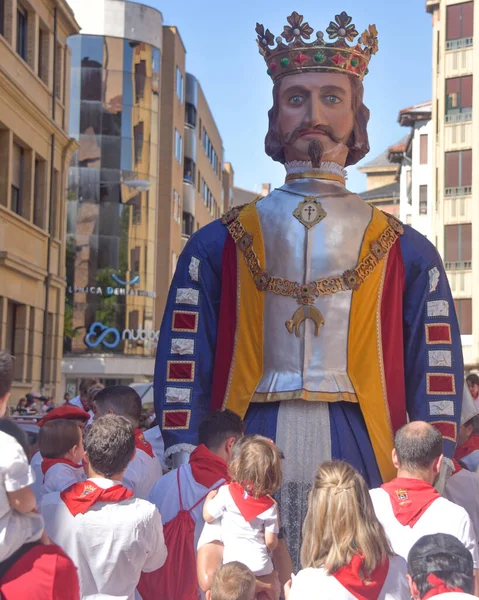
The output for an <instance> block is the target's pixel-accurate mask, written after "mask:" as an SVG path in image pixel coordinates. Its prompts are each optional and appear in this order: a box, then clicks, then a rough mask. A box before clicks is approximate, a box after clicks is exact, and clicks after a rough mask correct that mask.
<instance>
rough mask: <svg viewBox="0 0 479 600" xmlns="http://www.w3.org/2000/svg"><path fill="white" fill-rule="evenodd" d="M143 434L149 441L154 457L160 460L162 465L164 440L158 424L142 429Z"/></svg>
mask: <svg viewBox="0 0 479 600" xmlns="http://www.w3.org/2000/svg"><path fill="white" fill-rule="evenodd" d="M143 435H144V436H145V440H146V441H147V442H150V444H151V447H152V448H153V452H154V453H155V456H156V458H157V459H158V460H159V461H160V463H161V465H162V466H164V460H165V442H164V440H163V436H162V435H161V429H160V428H159V427H158V425H155V427H152V428H151V429H147V430H146V431H144V432H143Z"/></svg>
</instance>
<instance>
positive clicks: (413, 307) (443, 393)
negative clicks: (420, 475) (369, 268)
mask: <svg viewBox="0 0 479 600" xmlns="http://www.w3.org/2000/svg"><path fill="white" fill-rule="evenodd" d="M404 229H405V232H404V235H403V236H402V237H401V250H402V255H403V260H404V267H405V278H406V281H405V291H404V305H403V311H404V314H403V320H404V354H405V356H404V366H405V379H406V406H407V412H408V416H409V419H410V420H411V421H418V420H421V421H427V422H429V423H431V424H433V425H435V426H436V427H437V428H438V429H439V431H441V433H442V434H443V438H444V453H445V455H446V456H447V457H449V458H452V456H453V455H454V450H455V446H456V440H457V433H458V429H459V426H460V419H461V406H462V392H463V386H464V366H463V359H462V345H461V335H460V331H459V326H458V322H457V317H456V311H455V307H454V301H453V298H452V295H451V290H450V288H449V283H448V280H447V277H446V272H445V270H444V266H443V264H442V260H441V258H440V256H439V254H438V252H437V250H436V249H435V247H434V246H433V245H432V244H431V242H429V241H428V240H427V239H426V238H425V237H424V236H422V235H421V234H419V233H418V232H417V231H415V230H413V229H412V228H411V227H407V226H406V227H405V228H404Z"/></svg>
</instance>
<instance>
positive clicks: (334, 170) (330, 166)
mask: <svg viewBox="0 0 479 600" xmlns="http://www.w3.org/2000/svg"><path fill="white" fill-rule="evenodd" d="M284 167H285V169H286V175H297V174H298V175H299V174H302V173H315V174H316V175H322V174H328V175H339V176H340V177H342V178H343V179H347V178H348V173H347V171H346V169H344V168H343V167H342V166H341V165H338V163H335V162H324V163H321V166H320V167H319V168H318V167H316V168H313V165H312V164H311V162H310V161H309V160H293V161H292V162H289V163H286V164H285V165H284Z"/></svg>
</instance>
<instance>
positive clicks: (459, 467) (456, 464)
mask: <svg viewBox="0 0 479 600" xmlns="http://www.w3.org/2000/svg"><path fill="white" fill-rule="evenodd" d="M452 464H453V465H454V471H453V472H452V473H451V477H452V476H453V475H455V474H456V473H459V471H462V470H463V469H464V467H463V466H462V465H461V464H460V463H459V461H458V460H456V459H455V458H453V459H452Z"/></svg>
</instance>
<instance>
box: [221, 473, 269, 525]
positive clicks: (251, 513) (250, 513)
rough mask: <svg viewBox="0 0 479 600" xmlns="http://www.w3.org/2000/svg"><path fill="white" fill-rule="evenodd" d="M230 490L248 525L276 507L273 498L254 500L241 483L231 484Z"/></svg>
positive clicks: (263, 497)
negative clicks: (269, 509)
mask: <svg viewBox="0 0 479 600" xmlns="http://www.w3.org/2000/svg"><path fill="white" fill-rule="evenodd" d="M228 489H229V491H230V494H231V497H232V498H233V502H234V503H235V504H236V506H237V508H238V510H239V511H240V513H241V516H242V517H243V518H244V519H245V521H248V523H249V522H250V521H252V520H253V519H255V518H256V517H257V516H258V515H260V514H261V513H264V511H265V510H268V508H271V507H272V506H273V505H274V500H273V498H271V496H261V498H253V496H250V495H249V494H248V492H245V489H244V487H243V486H242V485H240V484H239V483H230V484H229V486H228Z"/></svg>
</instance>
